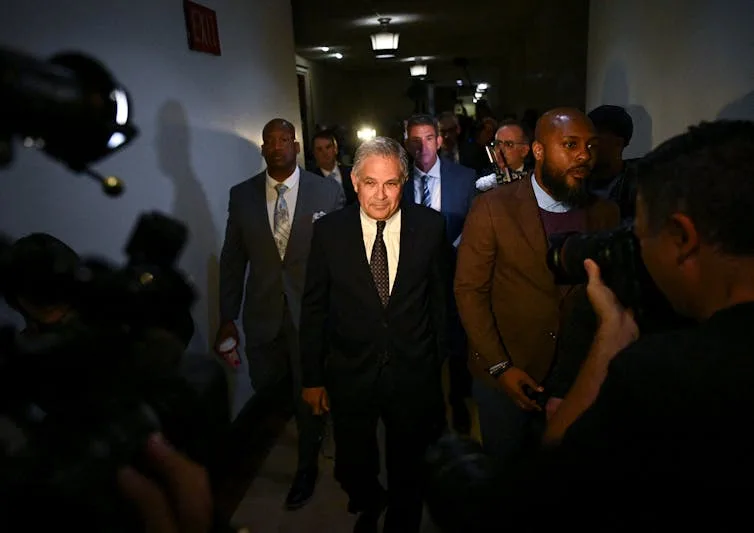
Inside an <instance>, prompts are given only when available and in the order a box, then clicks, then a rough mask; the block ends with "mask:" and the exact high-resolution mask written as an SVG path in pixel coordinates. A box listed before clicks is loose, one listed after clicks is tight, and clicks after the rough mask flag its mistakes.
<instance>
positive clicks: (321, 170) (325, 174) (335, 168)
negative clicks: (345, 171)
mask: <svg viewBox="0 0 754 533" xmlns="http://www.w3.org/2000/svg"><path fill="white" fill-rule="evenodd" d="M319 171H320V172H321V173H322V175H323V176H324V177H327V176H329V175H330V174H337V175H338V176H340V169H339V168H338V164H337V163H336V164H335V166H334V167H333V169H332V170H330V171H327V170H325V169H324V168H321V167H320V169H319Z"/></svg>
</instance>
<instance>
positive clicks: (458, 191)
mask: <svg viewBox="0 0 754 533" xmlns="http://www.w3.org/2000/svg"><path fill="white" fill-rule="evenodd" d="M475 184H476V175H475V174H474V171H473V170H472V169H470V168H467V167H464V166H461V165H459V164H458V163H454V162H453V161H451V160H450V159H445V158H442V157H441V158H440V213H442V216H444V217H445V223H446V226H447V231H448V240H449V241H450V243H451V244H453V243H454V242H455V241H456V239H458V237H459V235H461V232H462V231H463V225H464V223H465V222H466V215H467V213H468V212H469V209H471V203H472V202H473V201H474V197H475V196H476V186H475ZM414 187H415V180H414V177H413V169H412V172H411V177H410V178H409V179H408V181H407V182H406V185H404V187H403V199H404V200H405V201H406V202H409V203H416V191H415V189H414Z"/></svg>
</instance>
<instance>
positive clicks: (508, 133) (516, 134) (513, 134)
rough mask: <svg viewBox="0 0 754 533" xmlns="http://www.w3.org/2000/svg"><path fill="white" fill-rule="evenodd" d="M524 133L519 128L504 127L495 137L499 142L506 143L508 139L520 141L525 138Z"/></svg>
mask: <svg viewBox="0 0 754 533" xmlns="http://www.w3.org/2000/svg"><path fill="white" fill-rule="evenodd" d="M523 135H524V132H523V131H522V130H521V128H519V127H518V126H503V127H502V128H500V130H498V132H497V134H496V135H495V137H496V138H497V139H498V140H501V141H504V140H507V139H518V138H520V137H523Z"/></svg>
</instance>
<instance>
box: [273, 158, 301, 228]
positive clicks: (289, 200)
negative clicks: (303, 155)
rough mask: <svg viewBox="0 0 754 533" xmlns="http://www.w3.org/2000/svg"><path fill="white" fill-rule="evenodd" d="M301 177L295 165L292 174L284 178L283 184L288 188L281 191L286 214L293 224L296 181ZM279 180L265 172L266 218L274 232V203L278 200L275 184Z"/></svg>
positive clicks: (296, 197)
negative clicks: (286, 210)
mask: <svg viewBox="0 0 754 533" xmlns="http://www.w3.org/2000/svg"><path fill="white" fill-rule="evenodd" d="M300 177H301V170H300V169H299V168H298V165H296V170H294V171H293V174H291V175H290V176H288V177H287V178H285V181H283V182H282V183H283V185H285V186H286V187H288V190H287V191H285V192H284V193H283V198H285V203H286V204H288V216H289V217H290V221H291V225H293V214H294V213H295V212H296V200H297V199H298V182H299V179H300ZM278 183H279V182H278V181H277V180H276V179H273V178H272V177H271V176H270V173H269V172H267V187H265V190H266V191H265V192H266V197H267V218H268V219H269V221H270V230H272V233H273V234H274V233H275V204H276V203H277V201H278V192H277V190H275V185H277V184H278Z"/></svg>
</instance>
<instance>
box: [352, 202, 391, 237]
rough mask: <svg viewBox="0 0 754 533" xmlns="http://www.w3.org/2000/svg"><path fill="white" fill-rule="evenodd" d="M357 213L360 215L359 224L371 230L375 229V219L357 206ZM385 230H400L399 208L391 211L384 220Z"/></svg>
mask: <svg viewBox="0 0 754 533" xmlns="http://www.w3.org/2000/svg"><path fill="white" fill-rule="evenodd" d="M359 215H360V216H361V226H362V227H364V226H366V227H367V228H369V229H370V230H371V231H374V232H376V231H377V221H376V220H375V219H373V218H372V217H370V216H369V215H367V214H366V212H365V211H364V210H363V209H361V208H359ZM384 231H385V232H391V233H392V232H396V231H397V232H400V231H401V209H400V207H399V208H398V210H397V211H396V212H395V213H393V215H392V216H391V217H390V218H388V219H387V220H386V221H385V230H384Z"/></svg>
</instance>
